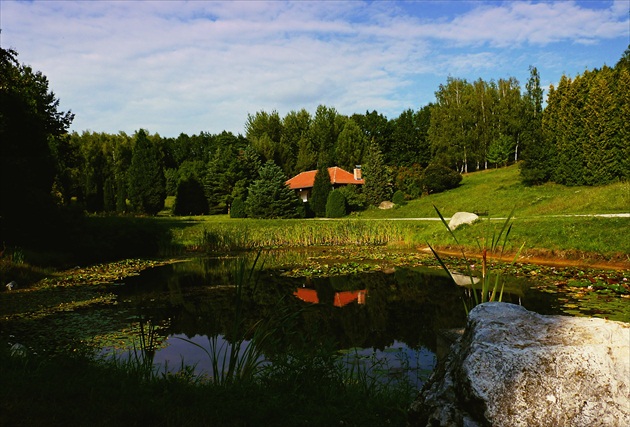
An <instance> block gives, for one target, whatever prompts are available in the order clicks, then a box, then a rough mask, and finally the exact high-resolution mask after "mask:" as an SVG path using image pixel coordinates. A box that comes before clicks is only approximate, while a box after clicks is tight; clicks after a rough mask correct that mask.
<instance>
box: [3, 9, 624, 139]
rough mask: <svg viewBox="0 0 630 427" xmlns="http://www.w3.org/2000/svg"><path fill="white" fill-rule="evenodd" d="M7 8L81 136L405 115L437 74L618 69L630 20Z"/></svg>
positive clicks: (541, 13) (12, 28)
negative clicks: (315, 114)
mask: <svg viewBox="0 0 630 427" xmlns="http://www.w3.org/2000/svg"><path fill="white" fill-rule="evenodd" d="M0 7H1V8H2V11H1V12H2V14H1V16H2V21H1V26H2V45H3V47H8V46H12V47H15V48H16V49H17V50H18V52H19V53H20V58H21V60H22V61H24V62H26V63H29V64H31V65H33V67H34V68H36V69H39V70H42V71H43V72H44V74H46V75H47V76H48V77H49V79H50V80H51V85H52V88H53V89H54V90H55V92H56V93H57V94H58V95H59V97H60V98H61V101H62V107H63V108H65V109H72V110H73V111H74V112H75V113H76V114H77V116H76V119H75V124H74V126H73V128H74V129H77V130H83V129H88V128H89V129H93V130H97V131H100V130H103V131H107V132H116V131H118V130H125V131H127V132H133V130H135V129H138V128H139V127H145V128H148V129H149V130H150V131H152V132H160V133H161V134H166V135H176V134H177V133H179V132H187V133H196V132H199V131H201V130H209V131H211V132H220V131H221V130H223V129H227V130H231V131H234V132H241V131H242V129H243V124H244V122H245V118H246V116H247V113H253V112H255V111H258V110H261V109H264V110H272V109H276V110H278V111H279V112H281V113H282V114H284V113H286V112H288V111H290V110H296V109H300V108H303V107H304V108H307V109H309V110H311V111H314V110H315V108H316V106H317V105H318V104H325V105H328V106H333V107H335V108H337V110H338V111H340V112H342V113H344V114H352V113H354V112H365V111H366V110H368V109H369V110H372V109H376V110H377V111H379V112H382V113H384V114H386V115H388V116H389V117H395V116H396V115H397V114H399V113H400V112H401V111H402V110H403V109H405V108H409V107H412V108H418V107H420V106H422V105H423V104H424V103H426V102H428V101H429V100H430V99H427V98H428V97H429V94H431V93H432V92H433V91H434V90H435V89H437V84H436V80H438V79H445V78H446V76H447V75H449V74H450V75H460V73H461V74H463V76H464V77H468V76H469V75H470V76H484V77H485V76H492V75H493V74H492V73H499V74H498V75H496V74H495V76H496V77H503V76H505V75H506V73H508V74H509V73H510V72H515V71H516V70H517V69H516V67H519V68H518V72H519V73H520V74H523V73H525V72H526V71H527V66H528V65H529V64H534V65H535V64H536V59H537V58H541V59H545V58H546V59H547V60H548V59H549V58H550V57H553V58H557V62H558V63H559V64H564V63H566V62H567V61H568V58H572V59H573V60H576V59H578V60H581V59H582V58H584V57H588V56H589V55H592V56H594V57H593V58H592V61H595V62H594V63H593V64H592V66H600V65H602V64H601V62H599V63H598V62H596V61H601V59H600V58H601V57H602V55H604V54H607V55H609V56H610V55H612V56H611V58H614V59H613V60H615V61H616V59H618V57H619V56H620V54H621V52H622V51H623V49H625V46H624V43H627V39H628V33H629V30H628V27H629V25H630V24H629V21H628V7H629V6H628V2H627V1H616V2H570V1H566V2H565V1H563V2H522V1H515V2H504V3H497V2H487V3H486V2H468V3H463V2H431V1H422V2H404V3H392V2H378V1H377V2H358V1H339V2H332V1H331V2H322V1H311V2H309V1H300V2H280V1H271V2H262V1H261V2H258V1H256V2H251V1H246V2H245V1H244V2H239V1H232V2H214V1H211V2H210V1H209V2H205V1H191V2H182V1H156V2H150V1H142V2H140V1H128V2H120V1H115V2H108V1H99V2H86V1H78V2H70V1H36V2H6V1H3V2H2V3H0ZM624 38H625V41H624ZM611 42H614V43H613V44H614V48H615V50H614V51H613V50H612V48H611V47H610V43H611ZM567 46H573V47H571V48H570V49H573V50H572V51H571V50H570V49H569V51H566V52H565V51H564V50H566V49H567ZM602 46H608V48H607V49H609V50H611V52H612V53H611V52H608V53H605V52H604V51H605V50H606V49H602ZM619 46H622V48H621V49H619ZM559 48H561V49H562V50H558V49H559ZM589 49H594V50H595V51H597V55H593V54H592V52H594V51H593V50H589ZM575 52H578V53H579V52H582V55H579V54H575ZM608 61H611V60H610V59H609V60H608ZM551 62H553V61H551ZM552 65H553V64H552ZM556 67H558V65H556ZM541 71H542V74H543V77H544V70H541ZM562 71H569V72H570V69H563V70H562ZM579 71H582V70H581V69H579V68H578V72H579ZM554 72H556V73H557V70H555V71H554ZM554 78H559V76H554ZM412 88H413V90H412Z"/></svg>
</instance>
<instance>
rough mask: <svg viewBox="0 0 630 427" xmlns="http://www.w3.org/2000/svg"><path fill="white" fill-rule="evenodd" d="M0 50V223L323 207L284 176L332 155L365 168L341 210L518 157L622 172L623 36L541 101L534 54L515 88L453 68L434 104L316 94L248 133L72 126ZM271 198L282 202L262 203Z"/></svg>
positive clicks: (625, 154) (560, 176)
mask: <svg viewBox="0 0 630 427" xmlns="http://www.w3.org/2000/svg"><path fill="white" fill-rule="evenodd" d="M1 55H2V57H1V64H0V65H1V78H2V84H1V85H0V96H1V99H0V101H1V102H0V106H1V108H2V110H1V111H0V141H1V146H2V157H1V164H0V168H1V170H2V178H1V183H2V184H1V185H2V198H3V203H2V208H1V209H2V211H1V213H0V215H1V219H2V226H3V236H5V235H6V232H7V229H10V228H11V226H10V224H12V223H13V222H14V221H17V222H23V221H26V220H31V221H34V220H36V218H37V217H40V216H41V215H42V213H43V212H52V211H54V210H55V209H57V210H58V208H69V207H73V209H75V210H81V211H87V212H90V213H102V212H112V213H135V214H148V215H155V214H157V213H158V212H160V211H161V210H162V209H163V207H164V201H165V199H166V197H167V196H175V204H174V206H173V211H174V213H175V214H181V215H188V214H218V213H226V212H228V210H229V208H230V206H232V204H235V205H236V206H237V207H238V209H237V211H238V212H236V213H235V215H236V216H252V217H269V216H272V217H295V216H308V215H315V214H317V215H321V216H325V212H326V206H325V204H323V205H321V206H318V207H317V209H316V210H314V209H312V208H311V207H310V206H308V205H306V206H302V204H301V203H297V197H295V198H292V195H291V193H290V192H289V193H287V192H286V191H284V188H283V187H284V182H285V181H286V179H288V178H290V177H292V176H294V175H296V174H298V173H300V172H303V171H307V170H315V169H318V170H326V169H325V168H327V167H330V166H339V167H341V168H343V169H345V170H349V171H352V169H353V168H354V167H355V166H356V165H361V167H362V171H363V177H364V179H365V185H364V186H363V188H362V189H360V190H357V189H355V188H354V186H351V187H353V188H346V189H344V190H343V191H342V193H343V199H344V200H345V202H344V204H345V207H346V210H347V211H351V210H360V209H365V208H366V207H368V206H370V205H378V204H379V203H380V202H382V201H384V200H392V198H393V196H394V193H398V196H397V197H398V200H401V198H403V199H412V198H417V197H421V196H422V195H423V194H428V193H432V192H437V191H443V190H445V189H448V188H451V187H453V186H456V185H457V184H458V183H459V181H460V180H461V176H460V174H461V173H468V172H472V171H476V170H482V169H487V168H492V167H502V166H505V165H508V164H511V163H514V162H519V163H520V165H521V175H522V178H523V181H524V182H525V183H526V184H528V185H536V184H542V183H545V182H548V181H554V182H557V183H561V184H565V185H598V184H605V183H609V182H613V181H618V180H627V179H629V178H630V124H629V123H630V120H628V117H630V47H629V48H628V49H627V50H626V51H625V52H624V54H623V55H622V57H621V59H620V60H619V62H618V63H617V64H616V65H615V66H614V67H609V66H603V67H602V68H601V69H595V70H590V71H585V72H584V73H583V74H582V75H578V76H576V77H574V78H573V79H571V78H569V77H566V76H563V77H562V79H561V80H560V82H559V84H558V87H553V86H551V87H550V88H549V90H548V93H547V98H546V106H545V105H544V90H543V89H542V88H541V86H540V75H539V73H538V70H537V69H536V68H535V67H530V70H529V71H530V76H529V79H528V81H527V82H526V84H525V90H524V91H522V90H521V84H520V82H519V81H517V80H516V79H515V78H513V77H510V78H507V79H499V80H497V81H494V80H491V81H484V80H482V79H478V80H476V81H473V82H469V81H467V80H465V79H460V78H454V77H449V78H447V80H446V82H445V83H444V84H442V85H440V86H439V87H438V88H437V90H436V92H435V96H436V99H435V101H434V102H433V103H431V104H428V105H425V106H423V107H421V108H419V109H418V110H416V111H414V110H412V109H408V110H406V111H403V112H402V113H401V114H400V116H398V117H396V118H391V119H390V118H387V117H385V116H384V115H383V114H381V113H379V112H378V111H366V112H365V114H353V115H351V116H347V115H343V114H340V113H339V112H338V111H337V110H336V109H335V108H334V107H330V106H325V105H320V106H319V107H318V108H317V110H316V111H315V113H314V114H312V113H310V112H308V111H306V110H305V109H301V110H299V111H291V112H289V113H288V114H286V115H284V116H283V117H282V116H280V114H279V113H278V112H277V111H270V112H269V111H258V112H256V113H253V114H249V115H248V117H247V120H246V123H245V124H244V130H245V132H244V133H245V134H244V135H234V134H232V133H230V132H222V133H219V134H210V133H206V132H200V133H199V134H197V135H186V134H183V133H182V134H180V135H179V136H178V137H176V138H167V137H161V136H160V135H158V134H151V133H150V132H149V131H148V130H145V129H139V130H137V131H136V132H135V133H134V134H133V135H128V134H126V133H124V132H120V133H118V134H107V133H102V132H101V133H99V132H92V131H84V132H82V133H77V132H73V133H68V128H69V126H70V124H71V122H72V118H73V115H72V113H70V112H59V111H58V110H57V107H58V104H59V101H58V100H57V99H56V97H55V95H54V93H53V92H52V91H51V90H50V89H49V87H48V81H47V79H46V77H45V76H44V75H43V74H41V73H40V72H34V71H33V70H32V69H31V68H30V67H28V66H26V65H21V64H20V63H19V62H18V59H17V52H15V51H12V50H4V49H2V52H1ZM202 125H203V124H200V126H202ZM272 183H274V184H272ZM274 185H276V186H279V187H280V188H275V187H274ZM326 191H327V192H330V191H331V189H328V190H326ZM338 196H339V195H336V196H335V197H336V199H337V202H336V203H339V200H340V198H339V197H338ZM270 198H272V199H278V200H282V202H281V203H280V205H281V206H282V207H281V208H277V209H270V208H269V206H270V205H271V201H272V200H270ZM285 199H286V200H285ZM316 199H317V197H316ZM323 200H326V197H325V196H324V198H323ZM265 205H269V206H265ZM280 205H278V206H280ZM3 238H4V237H3Z"/></svg>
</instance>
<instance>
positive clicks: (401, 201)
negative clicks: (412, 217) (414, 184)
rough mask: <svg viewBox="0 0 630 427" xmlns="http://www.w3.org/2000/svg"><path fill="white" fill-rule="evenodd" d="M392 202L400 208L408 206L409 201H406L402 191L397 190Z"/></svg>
mask: <svg viewBox="0 0 630 427" xmlns="http://www.w3.org/2000/svg"><path fill="white" fill-rule="evenodd" d="M392 202H394V204H395V205H398V206H403V205H406V204H407V201H406V200H405V195H404V193H403V192H402V191H400V190H397V191H396V192H395V193H394V197H392Z"/></svg>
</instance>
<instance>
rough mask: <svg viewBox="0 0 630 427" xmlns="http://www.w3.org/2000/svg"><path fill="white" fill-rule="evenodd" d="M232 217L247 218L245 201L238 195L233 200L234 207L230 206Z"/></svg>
mask: <svg viewBox="0 0 630 427" xmlns="http://www.w3.org/2000/svg"><path fill="white" fill-rule="evenodd" d="M230 218H247V213H246V212H245V201H244V200H243V199H241V198H240V197H237V198H236V199H234V201H233V202H232V207H231V208H230Z"/></svg>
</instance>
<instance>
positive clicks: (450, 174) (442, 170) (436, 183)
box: [422, 165, 462, 194]
mask: <svg viewBox="0 0 630 427" xmlns="http://www.w3.org/2000/svg"><path fill="white" fill-rule="evenodd" d="M461 181H462V176H461V174H460V173H459V172H457V171H454V170H453V169H449V168H447V167H446V166H442V165H429V166H428V167H427V168H426V169H425V170H424V178H423V180H422V184H423V187H424V192H425V193H427V194H433V193H441V192H442V191H446V190H450V189H451V188H455V187H457V186H458V185H459V183H460V182H461Z"/></svg>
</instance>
